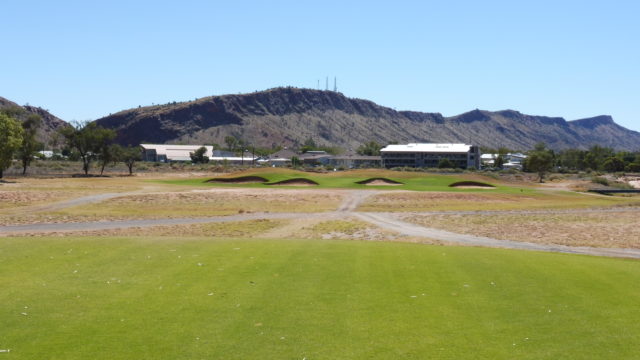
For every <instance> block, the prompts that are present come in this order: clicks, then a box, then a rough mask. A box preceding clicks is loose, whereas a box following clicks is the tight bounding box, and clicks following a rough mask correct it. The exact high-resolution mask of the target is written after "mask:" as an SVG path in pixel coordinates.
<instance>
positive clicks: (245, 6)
mask: <svg viewBox="0 0 640 360" xmlns="http://www.w3.org/2000/svg"><path fill="white" fill-rule="evenodd" d="M2 12H3V15H4V16H3V17H2V18H3V19H2V22H3V26H2V34H3V37H2V38H3V48H4V50H5V51H3V55H2V56H0V69H1V70H0V71H2V74H1V75H2V76H1V79H2V80H1V81H0V96H3V97H6V98H8V99H10V100H13V101H16V102H18V103H19V104H25V103H29V104H31V105H36V106H41V107H43V108H46V109H49V110H50V111H51V112H53V113H54V114H56V115H57V116H59V117H61V118H62V119H64V120H89V119H96V118H99V117H102V116H104V115H108V114H109V113H112V112H117V111H119V110H123V109H126V108H130V107H136V106H138V105H150V104H152V103H166V102H169V101H185V100H191V99H194V98H196V97H204V96H209V95H220V94H227V93H243V92H252V91H255V90H263V89H267V88H271V87H276V86H287V85H291V86H297V87H309V88H315V87H316V85H317V81H318V80H321V87H322V88H324V79H325V77H326V76H329V77H330V78H331V82H332V81H333V77H334V76H336V77H337V78H338V90H339V91H341V92H343V93H344V94H345V95H347V96H349V97H357V98H364V99H369V100H372V101H374V102H376V103H378V104H381V105H384V106H389V107H392V108H395V109H397V110H416V111H426V112H441V113H442V114H444V115H445V116H451V115H456V114H459V113H462V112H466V111H469V110H472V109H476V108H479V109H486V110H502V109H515V110H519V111H521V112H523V113H527V114H534V115H548V116H562V117H565V118H566V119H567V120H572V119H578V118H583V117H590V116H595V115H601V114H608V115H612V116H613V117H614V119H615V120H616V122H618V123H619V124H621V125H623V126H625V127H628V128H631V129H634V130H637V131H640V112H639V111H638V108H639V107H640V105H639V104H640V68H639V65H640V46H639V45H640V21H638V20H637V16H638V14H640V2H637V1H615V0H611V1H606V2H605V1H571V0H567V1H562V0H556V1H546V0H538V1H455V0H452V1H332V0H329V1H304V0H298V1H279V0H272V1H189V0H185V1H180V2H178V1H171V2H165V1H133V0H129V1H119V0H113V1H104V2H99V3H98V2H89V1H64V0H60V1H29V0H3V1H2ZM331 87H332V84H331Z"/></svg>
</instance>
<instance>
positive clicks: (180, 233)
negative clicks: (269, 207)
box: [12, 219, 287, 238]
mask: <svg viewBox="0 0 640 360" xmlns="http://www.w3.org/2000/svg"><path fill="white" fill-rule="evenodd" d="M285 224H287V221H286V220H270V219H257V220H247V221H233V222H223V223H210V224H190V225H171V226H152V227H134V228H126V229H109V230H91V231H74V232H73V236H158V237H206V238H230V237H238V238H246V237H255V236H260V235H261V234H263V233H266V232H268V231H270V230H272V229H274V228H277V227H280V226H283V225H285ZM67 235H69V232H42V233H22V234H16V235H12V236H15V237H18V236H21V237H34V236H38V237H40V236H67Z"/></svg>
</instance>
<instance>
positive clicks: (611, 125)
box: [0, 87, 640, 151]
mask: <svg viewBox="0 0 640 360" xmlns="http://www.w3.org/2000/svg"><path fill="white" fill-rule="evenodd" d="M12 106H15V107H20V108H22V109H24V110H25V111H26V112H27V113H35V114H38V115H40V116H42V117H43V120H44V123H45V126H43V130H42V134H41V135H39V136H41V137H42V138H43V139H44V140H45V141H50V139H51V136H52V135H53V133H55V130H56V129H57V128H59V127H60V126H64V125H66V124H67V123H66V122H64V121H63V120H61V119H59V118H57V117H55V116H54V115H52V114H50V113H49V112H47V111H46V110H44V109H41V108H38V107H33V106H28V105H27V106H19V105H17V104H15V103H13V102H11V101H9V100H7V99H5V98H2V97H0V107H12ZM95 121H96V122H97V123H98V124H99V125H101V126H104V127H106V128H111V129H114V130H116V132H117V134H118V137H117V139H116V140H117V142H118V143H120V144H123V145H137V144H140V143H144V142H147V143H176V144H178V143H185V144H189V143H190V144H212V143H217V144H220V145H223V146H224V138H225V137H226V136H229V135H232V136H235V137H237V138H242V139H244V140H246V141H247V142H248V143H250V144H252V145H255V146H260V147H274V148H275V147H278V146H286V147H296V146H300V145H302V144H303V143H304V142H305V141H306V140H308V139H309V138H311V139H313V140H314V142H315V143H317V144H318V145H324V146H339V147H342V148H344V149H355V148H357V147H358V146H359V145H360V144H362V143H365V142H368V141H372V140H373V141H376V142H378V143H380V144H386V143H390V142H400V143H407V142H442V143H456V142H466V143H473V144H477V145H480V146H484V147H489V148H496V147H500V146H505V147H507V148H511V149H514V150H528V149H531V148H533V146H534V145H535V144H536V143H538V142H540V141H542V142H545V143H546V144H547V145H548V146H549V147H550V148H552V149H556V150H561V149H565V148H583V149H584V148H588V147H589V146H591V145H595V144H597V145H600V146H607V147H612V148H614V149H616V150H631V151H636V150H640V133H639V132H636V131H633V130H629V129H626V128H624V127H622V126H620V125H618V124H616V123H615V121H614V120H613V118H612V117H611V116H609V115H598V116H594V117H590V118H584V119H577V120H572V121H567V120H565V119H564V118H562V117H549V116H537V115H527V114H523V113H521V112H519V111H517V110H512V109H506V110H500V111H487V110H480V109H474V110H471V111H468V112H465V113H462V114H459V115H454V116H448V117H445V116H443V115H442V114H441V113H437V112H433V113H431V112H418V111H410V110H401V111H396V110H395V109H392V108H389V107H385V106H381V105H378V104H376V103H374V102H372V101H370V100H365V99H357V98H348V97H346V96H344V95H343V94H342V93H339V92H333V91H321V90H311V89H299V88H293V87H284V88H273V89H268V90H264V91H256V92H253V93H247V94H237V95H236V94H229V95H220V96H208V97H203V98H199V99H196V100H193V101H185V102H171V103H167V104H163V105H152V106H144V107H138V108H131V109H125V110H121V111H119V112H116V113H114V114H110V115H109V116H105V117H102V118H100V119H97V120H95ZM41 141H42V140H41Z"/></svg>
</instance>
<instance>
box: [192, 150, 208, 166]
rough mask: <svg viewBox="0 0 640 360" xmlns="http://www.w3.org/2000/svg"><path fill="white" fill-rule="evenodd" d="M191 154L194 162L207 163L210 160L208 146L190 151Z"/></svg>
mask: <svg viewBox="0 0 640 360" xmlns="http://www.w3.org/2000/svg"><path fill="white" fill-rule="evenodd" d="M189 156H190V157H191V162H193V163H194V164H205V163H208V162H209V157H208V156H207V148H206V147H204V146H202V147H200V148H198V150H196V151H195V152H192V153H189Z"/></svg>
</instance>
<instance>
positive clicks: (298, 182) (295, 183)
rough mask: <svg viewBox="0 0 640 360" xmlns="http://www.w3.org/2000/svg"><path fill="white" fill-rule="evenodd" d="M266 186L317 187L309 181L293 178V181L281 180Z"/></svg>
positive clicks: (315, 183)
mask: <svg viewBox="0 0 640 360" xmlns="http://www.w3.org/2000/svg"><path fill="white" fill-rule="evenodd" d="M266 185H287V186H315V185H318V183H317V182H315V181H313V180H311V179H305V178H295V179H287V180H282V181H278V182H274V183H269V184H266Z"/></svg>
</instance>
